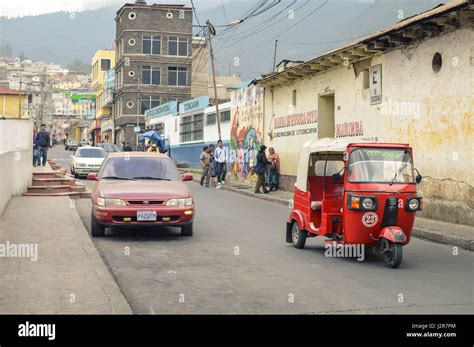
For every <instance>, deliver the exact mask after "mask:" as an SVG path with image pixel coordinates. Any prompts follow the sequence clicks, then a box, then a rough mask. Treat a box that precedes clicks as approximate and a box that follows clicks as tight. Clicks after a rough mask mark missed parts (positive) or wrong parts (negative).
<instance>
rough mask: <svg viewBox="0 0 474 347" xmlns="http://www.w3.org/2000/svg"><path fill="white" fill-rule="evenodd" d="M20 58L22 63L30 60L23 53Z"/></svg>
mask: <svg viewBox="0 0 474 347" xmlns="http://www.w3.org/2000/svg"><path fill="white" fill-rule="evenodd" d="M18 57H19V58H20V61H25V60H26V59H28V57H27V56H26V55H25V53H23V52H20V55H19V56H18Z"/></svg>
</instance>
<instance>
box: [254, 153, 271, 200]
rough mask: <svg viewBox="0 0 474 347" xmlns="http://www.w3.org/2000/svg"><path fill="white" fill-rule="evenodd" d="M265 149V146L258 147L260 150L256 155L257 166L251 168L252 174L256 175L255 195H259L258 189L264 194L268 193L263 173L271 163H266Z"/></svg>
mask: <svg viewBox="0 0 474 347" xmlns="http://www.w3.org/2000/svg"><path fill="white" fill-rule="evenodd" d="M266 149H267V147H266V146H265V145H261V146H260V150H259V151H258V154H257V164H256V165H255V166H254V168H253V172H254V173H256V174H257V183H256V184H255V194H259V193H260V188H262V190H263V193H264V194H267V193H268V190H267V187H266V186H265V172H266V171H267V167H268V166H269V165H270V164H271V163H270V162H269V161H268V159H267V156H266V155H265V150H266Z"/></svg>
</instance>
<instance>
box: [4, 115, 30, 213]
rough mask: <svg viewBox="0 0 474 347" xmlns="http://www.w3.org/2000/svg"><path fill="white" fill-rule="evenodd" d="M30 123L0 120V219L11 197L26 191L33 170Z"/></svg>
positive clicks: (26, 121)
mask: <svg viewBox="0 0 474 347" xmlns="http://www.w3.org/2000/svg"><path fill="white" fill-rule="evenodd" d="M32 133H33V123H32V122H31V121H29V120H0V170H1V171H0V172H1V180H0V216H1V215H2V214H3V212H4V210H5V208H6V207H7V205H8V202H9V201H10V199H11V197H12V196H16V195H21V194H23V193H25V192H26V188H27V186H28V185H29V184H30V183H31V178H32V170H33V150H32V148H33V138H32Z"/></svg>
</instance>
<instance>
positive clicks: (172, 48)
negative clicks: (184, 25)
mask: <svg viewBox="0 0 474 347" xmlns="http://www.w3.org/2000/svg"><path fill="white" fill-rule="evenodd" d="M168 54H169V55H177V56H181V57H187V56H188V39H187V38H186V37H176V36H170V37H169V38H168Z"/></svg>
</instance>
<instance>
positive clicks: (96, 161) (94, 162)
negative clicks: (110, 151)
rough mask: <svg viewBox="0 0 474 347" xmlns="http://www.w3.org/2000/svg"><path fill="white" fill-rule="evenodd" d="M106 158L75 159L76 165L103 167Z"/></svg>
mask: <svg viewBox="0 0 474 347" xmlns="http://www.w3.org/2000/svg"><path fill="white" fill-rule="evenodd" d="M104 159H105V158H84V157H76V158H74V162H75V163H81V164H87V165H101V164H102V162H103V161H104Z"/></svg>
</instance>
